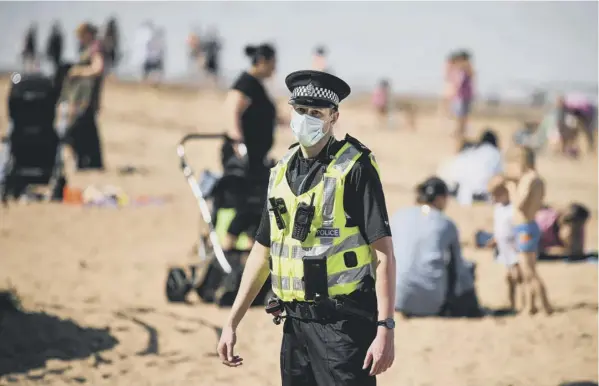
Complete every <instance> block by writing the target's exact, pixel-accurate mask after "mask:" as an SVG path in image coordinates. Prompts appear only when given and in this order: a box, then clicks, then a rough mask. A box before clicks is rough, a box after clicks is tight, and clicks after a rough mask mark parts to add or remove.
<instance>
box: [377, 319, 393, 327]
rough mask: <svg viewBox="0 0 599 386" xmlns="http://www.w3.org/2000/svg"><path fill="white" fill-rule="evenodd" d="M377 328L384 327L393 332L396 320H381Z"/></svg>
mask: <svg viewBox="0 0 599 386" xmlns="http://www.w3.org/2000/svg"><path fill="white" fill-rule="evenodd" d="M376 325H377V327H378V326H383V327H385V328H386V329H389V330H393V329H394V328H395V320H393V318H387V319H385V320H379V321H377V322H376Z"/></svg>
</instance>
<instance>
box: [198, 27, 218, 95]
mask: <svg viewBox="0 0 599 386" xmlns="http://www.w3.org/2000/svg"><path fill="white" fill-rule="evenodd" d="M221 48H222V47H221V44H220V39H219V37H218V32H217V30H216V29H215V28H212V29H210V31H209V32H208V34H207V36H206V41H205V43H204V44H203V47H202V51H203V53H204V58H205V60H204V70H205V72H206V74H207V76H208V77H209V78H210V81H211V82H212V85H213V86H215V87H218V80H219V79H218V75H219V74H218V72H219V69H220V68H219V65H220V63H219V54H220V50H221Z"/></svg>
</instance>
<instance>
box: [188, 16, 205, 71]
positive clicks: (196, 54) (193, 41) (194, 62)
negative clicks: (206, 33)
mask: <svg viewBox="0 0 599 386" xmlns="http://www.w3.org/2000/svg"><path fill="white" fill-rule="evenodd" d="M187 48H188V52H189V66H190V70H191V72H192V73H193V74H194V75H197V72H198V70H200V69H201V68H202V67H203V62H204V57H203V55H202V42H201V39H200V32H199V28H198V27H196V28H194V29H193V30H192V31H191V32H190V33H189V36H187Z"/></svg>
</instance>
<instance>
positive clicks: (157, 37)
mask: <svg viewBox="0 0 599 386" xmlns="http://www.w3.org/2000/svg"><path fill="white" fill-rule="evenodd" d="M165 54H166V40H165V32H164V28H162V27H159V28H154V29H153V30H152V35H151V37H150V40H149V41H148V44H147V51H146V60H145V62H144V73H143V79H144V81H148V82H149V83H150V84H152V85H154V86H157V85H158V84H159V83H161V82H162V78H163V76H164V57H165Z"/></svg>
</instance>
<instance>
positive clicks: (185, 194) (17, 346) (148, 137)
mask: <svg viewBox="0 0 599 386" xmlns="http://www.w3.org/2000/svg"><path fill="white" fill-rule="evenodd" d="M7 92H8V84H7V81H6V80H2V81H1V83H0V100H3V101H4V100H5V99H4V98H5V96H6V94H7ZM221 105H222V96H219V95H201V96H200V95H195V94H194V93H191V92H188V91H186V92H183V91H173V90H170V91H159V90H153V89H149V88H145V87H140V86H131V85H122V84H121V85H119V84H115V83H109V84H107V86H106V88H105V91H104V102H103V107H102V109H103V110H102V113H101V115H100V127H101V133H102V137H103V142H104V149H105V156H106V162H107V165H108V171H107V172H106V173H104V174H98V173H86V174H74V175H71V177H70V182H71V184H73V185H74V186H79V187H85V186H87V185H88V184H92V183H96V184H114V185H117V186H120V187H122V188H123V189H125V190H126V191H127V192H128V193H130V194H131V195H142V194H155V195H163V194H172V195H173V197H174V199H173V202H171V203H168V204H166V205H163V206H156V207H144V208H132V207H128V208H123V209H119V210H114V209H102V208H82V207H75V206H68V205H61V204H31V205H25V206H22V205H12V206H10V208H9V209H8V210H0V285H7V284H8V283H9V282H10V283H11V284H12V285H13V286H14V287H15V288H16V289H17V291H18V292H19V294H20V296H21V298H22V301H23V305H24V307H25V309H27V310H28V311H29V313H28V314H26V315H13V314H9V315H7V316H6V318H5V320H4V322H3V324H2V328H3V331H2V332H0V334H1V335H0V385H8V384H19V385H29V384H31V385H37V384H55V385H58V384H78V383H79V384H92V385H126V386H129V385H132V386H138V385H139V386H142V385H190V384H193V385H206V386H211V385H245V386H266V385H277V384H280V380H279V362H278V359H279V354H278V353H279V345H280V336H281V327H280V326H279V327H277V326H275V325H273V324H272V322H271V320H270V318H269V317H267V315H266V314H265V313H264V311H263V310H262V309H253V310H251V311H250V312H249V313H248V314H247V316H246V317H245V319H244V321H243V323H242V325H241V326H240V328H239V333H238V335H239V337H238V346H237V348H238V352H239V354H240V355H242V356H243V357H244V358H245V364H244V366H242V367H241V368H238V369H230V368H226V367H224V366H223V365H221V364H220V362H219V361H218V359H217V358H216V357H215V355H214V353H215V347H216V344H217V333H218V327H219V326H220V325H221V323H222V322H223V321H224V319H225V317H226V314H227V312H228V310H226V309H218V308H217V307H215V306H212V305H202V304H200V303H198V302H197V300H196V299H195V298H193V302H194V304H193V305H171V304H167V302H166V300H165V297H164V280H165V273H166V269H167V266H168V265H169V264H178V263H185V262H189V257H188V253H189V250H190V248H191V245H192V242H193V241H194V237H195V236H196V233H197V229H198V225H197V224H198V216H199V212H198V210H197V209H196V206H195V203H194V199H193V197H192V195H191V192H190V191H189V188H188V186H187V185H186V182H185V180H184V179H183V177H182V175H181V173H180V171H179V169H178V164H177V161H178V160H177V157H176V155H175V145H176V143H177V141H178V140H179V139H180V137H181V136H182V134H184V133H186V132H188V131H190V130H195V129H197V131H200V132H218V131H221V130H222V129H223V127H224V124H223V118H222V115H221V113H220V111H221ZM5 106H6V104H5V103H2V104H0V121H1V122H3V124H4V122H6V116H7V112H6V107H5ZM341 111H342V116H341V120H340V122H339V127H338V128H337V129H336V131H337V136H338V137H340V136H342V135H343V134H344V132H346V131H347V132H350V133H351V134H353V135H355V136H356V137H357V138H359V139H361V140H362V141H363V142H364V143H366V144H367V145H368V146H369V147H370V148H371V149H372V150H373V151H374V153H375V154H376V156H377V159H378V162H379V163H380V166H381V169H382V178H383V182H384V186H385V193H386V197H387V205H388V209H389V211H390V212H393V211H395V210H396V209H398V208H400V207H402V206H405V205H409V204H411V203H412V199H413V197H412V187H413V186H414V184H415V183H417V182H418V181H420V180H421V179H423V178H424V177H426V176H428V175H430V174H432V173H434V172H435V170H436V168H437V165H438V163H439V161H440V159H443V158H445V157H448V156H449V155H450V151H451V150H450V149H451V145H450V143H449V138H448V134H447V130H446V129H444V128H443V125H442V124H441V123H442V122H441V121H439V120H438V119H437V118H436V117H434V116H422V117H420V119H419V123H418V124H419V128H418V131H417V132H416V133H413V132H409V131H402V130H396V131H380V130H376V129H375V128H374V127H376V126H375V125H374V124H373V117H372V116H371V114H370V112H369V110H368V106H367V105H365V104H363V105H359V104H356V103H354V104H351V105H348V107H347V108H345V109H343V108H342V110H341ZM486 125H490V126H492V127H494V128H495V129H497V130H499V131H500V132H501V137H502V140H503V143H507V141H508V139H509V136H510V134H511V133H512V132H513V130H515V129H516V128H517V127H518V122H517V121H515V120H513V119H500V118H497V117H495V118H492V119H491V118H487V119H485V118H482V117H481V118H477V119H476V120H475V121H474V122H473V126H474V127H475V128H476V129H477V130H480V129H481V128H483V127H484V126H486ZM291 141H292V138H291V135H290V131H289V130H288V129H287V128H280V130H279V131H278V133H277V143H276V147H275V149H274V155H276V156H280V155H282V154H283V152H284V151H285V149H286V147H287V146H288V145H289V144H290V143H291ZM218 149H219V144H217V143H206V144H203V145H198V146H195V147H190V149H189V152H190V154H192V156H191V158H192V161H194V162H195V165H198V167H197V169H201V168H203V167H206V168H210V169H218V168H219V165H218V161H217V159H218V157H217V155H218ZM125 164H132V165H136V166H144V167H147V168H148V169H149V174H147V175H146V176H138V175H132V176H121V175H119V174H118V173H117V168H118V167H119V166H122V165H125ZM539 169H540V171H541V173H542V174H543V175H544V176H545V177H546V180H547V183H548V187H549V193H548V202H549V203H551V204H555V205H564V204H567V203H568V202H569V201H570V200H573V199H575V200H578V201H581V202H583V203H585V204H587V205H589V206H590V207H591V208H592V220H591V222H590V225H589V228H588V239H589V241H588V242H589V246H590V247H593V248H596V247H597V158H596V157H587V158H584V159H582V160H579V161H568V160H563V159H558V158H556V157H553V156H550V155H545V156H542V157H541V158H540V161H539ZM448 213H449V215H451V216H452V217H453V218H454V219H455V220H456V221H457V223H458V225H459V226H460V230H461V236H462V238H463V239H464V241H469V240H471V235H472V233H473V231H474V230H475V229H477V228H481V227H484V228H490V227H491V226H492V217H491V209H490V208H489V207H485V206H475V207H472V208H460V207H459V206H458V205H457V204H455V203H452V204H451V205H450V207H449V209H448ZM465 255H466V256H467V257H468V258H471V259H473V260H475V261H476V262H477V264H478V270H477V275H478V281H477V288H478V291H479V295H480V298H481V301H482V303H483V304H484V305H485V306H488V307H495V308H497V307H502V306H505V304H506V303H505V292H506V291H505V286H504V281H503V271H502V268H501V267H500V266H498V265H496V264H494V263H493V262H492V258H491V256H490V253H488V252H481V251H477V250H474V249H472V248H471V247H468V246H466V247H465ZM539 270H540V272H541V275H542V276H543V277H544V278H545V280H546V283H547V287H548V290H549V295H550V297H551V300H552V301H553V302H554V304H555V306H556V307H557V308H558V312H557V313H555V314H554V315H553V316H551V317H545V316H542V315H538V316H535V317H532V318H531V317H527V316H515V317H514V316H511V317H504V318H490V317H489V318H485V319H482V320H451V321H449V320H440V319H421V320H407V321H399V322H398V326H397V330H396V335H395V344H396V359H395V365H394V366H393V368H391V369H390V370H389V371H387V372H386V373H385V374H384V375H383V376H380V377H379V384H380V385H384V386H390V385H435V386H436V385H457V386H466V385H473V386H483V385H484V386H491V385H506V386H507V385H514V386H515V385H518V386H520V385H521V386H545V385H547V386H551V385H554V386H555V385H558V384H560V383H561V382H564V381H575V380H586V381H595V382H596V381H597V268H596V266H595V265H591V264H571V265H567V264H562V263H544V264H540V265H539ZM8 355H10V357H7V356H8Z"/></svg>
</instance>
